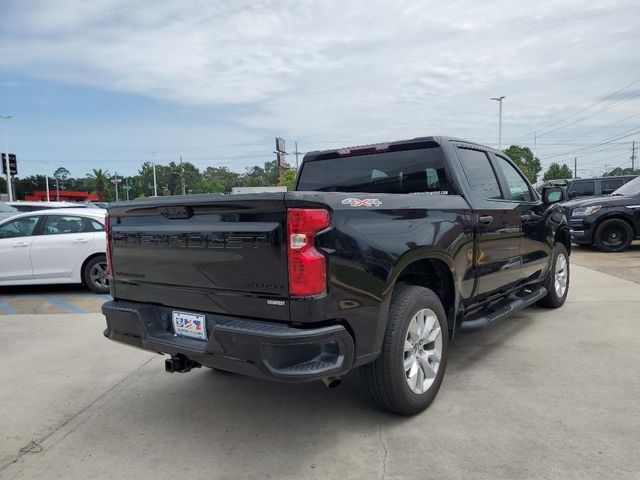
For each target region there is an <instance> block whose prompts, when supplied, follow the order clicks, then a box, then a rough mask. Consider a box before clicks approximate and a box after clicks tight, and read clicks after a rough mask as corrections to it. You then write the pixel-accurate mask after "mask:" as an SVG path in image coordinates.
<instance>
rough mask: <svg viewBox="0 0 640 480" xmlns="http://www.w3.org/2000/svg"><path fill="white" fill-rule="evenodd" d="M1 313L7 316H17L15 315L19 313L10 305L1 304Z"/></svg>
mask: <svg viewBox="0 0 640 480" xmlns="http://www.w3.org/2000/svg"><path fill="white" fill-rule="evenodd" d="M0 312H2V313H4V314H6V315H15V314H17V313H18V310H16V309H15V308H13V307H12V306H11V305H9V304H8V303H4V302H0Z"/></svg>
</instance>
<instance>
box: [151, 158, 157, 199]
mask: <svg viewBox="0 0 640 480" xmlns="http://www.w3.org/2000/svg"><path fill="white" fill-rule="evenodd" d="M149 153H150V154H151V157H152V158H153V162H152V164H153V196H154V197H157V196H158V182H157V181H156V153H158V152H154V151H153V150H151V151H150V152H149Z"/></svg>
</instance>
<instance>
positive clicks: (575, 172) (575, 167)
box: [573, 157, 578, 178]
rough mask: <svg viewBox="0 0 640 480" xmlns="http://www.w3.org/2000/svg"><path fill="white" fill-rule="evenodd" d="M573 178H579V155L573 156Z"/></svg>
mask: <svg viewBox="0 0 640 480" xmlns="http://www.w3.org/2000/svg"><path fill="white" fill-rule="evenodd" d="M573 178H578V157H573Z"/></svg>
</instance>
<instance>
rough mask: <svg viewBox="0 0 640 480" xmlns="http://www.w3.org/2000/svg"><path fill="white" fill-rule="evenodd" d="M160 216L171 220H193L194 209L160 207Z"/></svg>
mask: <svg viewBox="0 0 640 480" xmlns="http://www.w3.org/2000/svg"><path fill="white" fill-rule="evenodd" d="M158 211H159V212H160V215H162V216H163V217H166V218H171V219H180V218H191V217H193V209H192V208H191V207H184V206H175V207H173V206H172V207H159V208H158Z"/></svg>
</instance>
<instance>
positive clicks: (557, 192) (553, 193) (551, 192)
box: [542, 187, 565, 203]
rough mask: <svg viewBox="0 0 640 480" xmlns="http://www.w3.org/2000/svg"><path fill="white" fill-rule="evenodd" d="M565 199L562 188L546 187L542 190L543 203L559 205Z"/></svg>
mask: <svg viewBox="0 0 640 480" xmlns="http://www.w3.org/2000/svg"><path fill="white" fill-rule="evenodd" d="M564 199H565V193H564V189H563V188H562V187H544V188H543V189H542V201H543V202H544V203H558V202H561V201H563V200H564Z"/></svg>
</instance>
